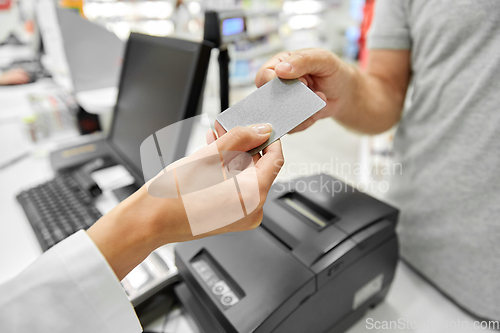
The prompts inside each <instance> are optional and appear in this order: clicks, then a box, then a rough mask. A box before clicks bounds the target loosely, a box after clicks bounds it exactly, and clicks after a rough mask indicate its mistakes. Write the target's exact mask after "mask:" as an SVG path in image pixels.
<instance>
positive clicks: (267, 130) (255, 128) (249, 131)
mask: <svg viewBox="0 0 500 333" xmlns="http://www.w3.org/2000/svg"><path fill="white" fill-rule="evenodd" d="M272 131H273V128H272V126H271V125H270V124H258V125H252V126H248V127H235V128H233V129H231V130H230V131H229V132H227V133H226V134H224V135H223V136H221V137H220V138H219V139H218V140H217V141H215V142H216V143H217V149H218V150H219V152H221V151H239V152H246V151H249V150H251V149H253V148H255V147H258V146H260V145H261V144H263V143H264V142H266V141H267V140H268V139H269V136H270V135H271V132H272Z"/></svg>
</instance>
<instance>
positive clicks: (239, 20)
mask: <svg viewBox="0 0 500 333" xmlns="http://www.w3.org/2000/svg"><path fill="white" fill-rule="evenodd" d="M244 31H245V19H244V18H243V17H233V18H228V19H225V20H224V21H222V35H223V36H231V35H236V34H240V33H242V32H244Z"/></svg>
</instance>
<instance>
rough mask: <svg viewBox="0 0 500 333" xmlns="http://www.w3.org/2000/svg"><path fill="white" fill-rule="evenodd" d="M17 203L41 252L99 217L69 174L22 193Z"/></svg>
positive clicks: (88, 225)
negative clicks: (26, 218)
mask: <svg viewBox="0 0 500 333" xmlns="http://www.w3.org/2000/svg"><path fill="white" fill-rule="evenodd" d="M17 200H18V201H19V203H20V204H21V205H22V207H23V209H24V211H25V213H26V215H27V216H28V220H29V221H30V223H31V226H32V227H33V230H34V231H35V234H36V236H37V238H38V242H39V243H40V245H41V247H42V249H43V250H44V251H46V250H48V249H49V248H51V247H52V246H54V245H55V244H57V243H58V242H60V241H61V240H63V239H65V238H66V237H68V236H70V235H72V234H73V233H75V232H77V231H78V230H80V229H85V230H86V229H88V228H89V227H90V226H91V225H92V224H94V222H95V221H97V220H98V219H99V218H100V217H101V216H102V215H101V213H100V212H99V211H98V210H97V209H96V207H95V206H94V204H93V200H92V197H91V195H90V194H89V193H87V192H86V191H84V190H82V189H81V187H80V186H79V184H78V182H77V180H76V179H75V178H74V176H73V175H72V174H71V173H65V174H61V175H58V176H57V177H56V178H54V179H53V180H50V181H48V182H46V183H43V184H41V185H38V186H36V187H34V188H32V189H29V190H27V191H23V192H21V193H20V194H19V195H18V196H17Z"/></svg>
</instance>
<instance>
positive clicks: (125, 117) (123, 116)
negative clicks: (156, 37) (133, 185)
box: [111, 37, 197, 172]
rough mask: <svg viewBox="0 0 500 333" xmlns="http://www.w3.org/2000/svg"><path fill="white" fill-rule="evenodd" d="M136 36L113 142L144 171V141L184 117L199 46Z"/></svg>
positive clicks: (120, 99)
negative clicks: (185, 46)
mask: <svg viewBox="0 0 500 333" xmlns="http://www.w3.org/2000/svg"><path fill="white" fill-rule="evenodd" d="M135 38H136V39H135V40H133V41H131V43H132V44H130V45H129V50H128V54H127V55H126V56H127V60H126V62H125V66H124V68H123V73H122V76H123V77H122V79H121V81H122V82H121V86H120V95H119V97H118V101H117V107H116V113H115V120H114V127H113V132H112V137H111V141H112V143H113V144H114V146H115V147H116V148H117V149H118V150H119V151H120V153H121V154H122V155H123V156H124V157H125V158H126V159H127V160H128V161H129V162H131V163H132V165H133V166H134V168H135V169H136V170H137V172H141V156H140V146H141V143H142V142H143V141H144V140H145V139H146V138H147V137H148V136H150V135H151V134H153V133H155V132H156V131H158V130H160V129H162V128H164V127H165V126H168V125H171V124H173V123H175V122H177V121H179V120H181V119H182V117H183V116H184V113H185V107H186V99H187V98H188V92H189V90H190V87H189V82H190V81H189V78H190V75H191V72H192V68H193V67H194V66H195V62H196V59H197V56H196V55H197V48H193V49H192V50H188V49H180V48H177V47H173V46H169V45H167V44H166V43H159V42H158V43H157V42H154V41H152V40H148V39H146V38H144V37H135ZM193 44H194V43H193Z"/></svg>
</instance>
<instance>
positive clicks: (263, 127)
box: [252, 124, 273, 134]
mask: <svg viewBox="0 0 500 333" xmlns="http://www.w3.org/2000/svg"><path fill="white" fill-rule="evenodd" d="M252 129H253V130H254V131H255V132H257V133H258V134H268V133H271V132H272V131H273V127H272V126H271V124H259V125H253V126H252Z"/></svg>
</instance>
